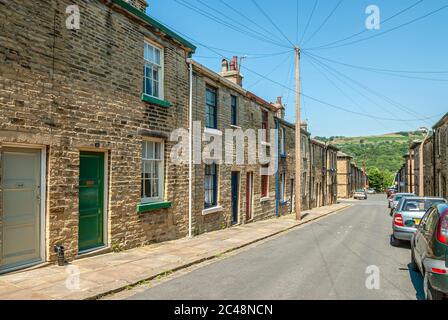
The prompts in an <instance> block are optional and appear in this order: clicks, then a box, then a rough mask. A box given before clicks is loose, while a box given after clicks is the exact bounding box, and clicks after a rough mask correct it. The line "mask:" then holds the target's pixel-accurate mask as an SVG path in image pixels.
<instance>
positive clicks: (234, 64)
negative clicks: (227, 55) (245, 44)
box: [221, 56, 243, 87]
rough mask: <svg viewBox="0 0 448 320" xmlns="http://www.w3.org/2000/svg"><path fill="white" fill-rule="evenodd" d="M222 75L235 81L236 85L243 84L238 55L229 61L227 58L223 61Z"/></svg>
mask: <svg viewBox="0 0 448 320" xmlns="http://www.w3.org/2000/svg"><path fill="white" fill-rule="evenodd" d="M221 76H222V77H224V78H226V79H227V80H229V81H231V82H233V83H235V84H236V85H239V86H241V87H242V86H243V76H242V75H241V74H240V68H239V63H238V57H237V56H234V57H233V58H232V60H231V61H230V66H229V62H228V61H227V60H226V59H223V60H222V63H221Z"/></svg>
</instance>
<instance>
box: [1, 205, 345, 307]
mask: <svg viewBox="0 0 448 320" xmlns="http://www.w3.org/2000/svg"><path fill="white" fill-rule="evenodd" d="M350 206H351V204H347V203H339V204H335V205H332V206H327V207H322V208H318V209H316V210H312V211H309V212H308V215H307V216H306V218H305V219H303V220H302V221H296V220H295V217H294V216H293V215H289V216H284V217H280V218H274V219H268V220H263V221H259V222H253V223H250V224H247V225H240V226H235V227H232V228H229V229H223V230H219V231H214V232H210V233H205V234H202V235H199V236H197V237H194V238H183V239H179V240H172V241H168V242H164V243H157V244H151V245H148V246H144V247H140V248H134V249H130V250H126V251H122V252H118V253H114V252H110V253H104V254H101V255H98V256H91V257H86V258H82V259H78V260H75V261H73V262H71V263H70V264H68V265H67V266H65V267H58V266H55V265H47V266H44V267H42V268H34V269H28V270H22V271H19V272H15V273H11V274H5V275H0V300H5V299H26V300H27V299H33V300H50V299H62V300H77V299H95V298H99V297H101V296H104V295H107V294H109V293H113V292H118V291H121V290H125V289H127V288H129V287H131V286H133V285H136V284H138V283H140V282H142V281H146V280H151V279H154V278H156V277H158V276H162V275H165V274H169V273H171V272H172V271H173V270H180V269H183V268H187V267H190V266H192V265H194V264H197V263H200V262H203V261H205V260H208V259H213V258H215V257H218V256H220V255H221V254H223V253H227V252H230V251H233V250H236V249H239V248H241V247H244V246H248V245H250V244H253V243H255V242H258V241H261V240H263V239H266V238H267V237H270V236H274V235H276V234H278V233H281V232H285V231H288V230H290V229H291V228H294V227H297V226H299V225H301V224H303V223H307V222H309V221H312V220H314V219H316V218H320V217H324V216H326V215H328V214H331V213H334V212H337V211H340V210H342V209H345V208H348V207H350Z"/></svg>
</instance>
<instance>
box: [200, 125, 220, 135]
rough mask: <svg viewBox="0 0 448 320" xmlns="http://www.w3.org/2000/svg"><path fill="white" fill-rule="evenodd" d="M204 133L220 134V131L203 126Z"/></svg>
mask: <svg viewBox="0 0 448 320" xmlns="http://www.w3.org/2000/svg"><path fill="white" fill-rule="evenodd" d="M204 133H205V134H210V135H213V136H222V131H221V130H218V129H214V128H207V127H205V128H204Z"/></svg>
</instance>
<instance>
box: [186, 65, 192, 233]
mask: <svg viewBox="0 0 448 320" xmlns="http://www.w3.org/2000/svg"><path fill="white" fill-rule="evenodd" d="M187 63H188V73H189V75H188V77H189V80H188V81H189V84H190V88H189V99H188V109H189V110H188V111H189V119H188V127H189V130H188V236H189V237H190V238H191V237H192V236H193V234H192V223H193V221H192V219H193V218H192V216H193V208H192V204H193V161H192V160H193V63H192V60H191V59H190V58H189V59H187Z"/></svg>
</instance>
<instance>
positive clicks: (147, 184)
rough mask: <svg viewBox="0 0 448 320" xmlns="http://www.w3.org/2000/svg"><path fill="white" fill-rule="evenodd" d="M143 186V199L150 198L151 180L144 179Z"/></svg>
mask: <svg viewBox="0 0 448 320" xmlns="http://www.w3.org/2000/svg"><path fill="white" fill-rule="evenodd" d="M144 184H145V195H144V197H145V198H151V190H152V189H151V180H149V179H145V180H144Z"/></svg>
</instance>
